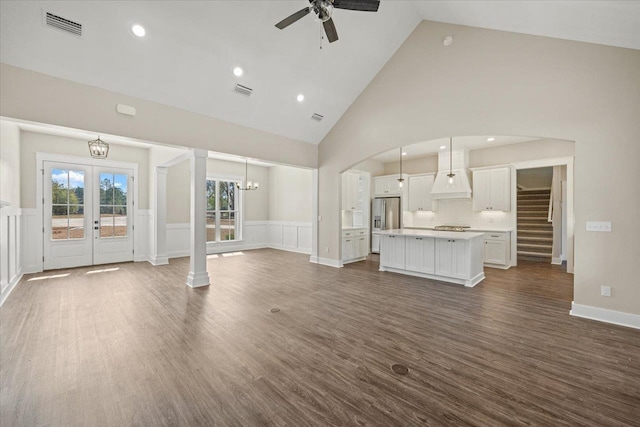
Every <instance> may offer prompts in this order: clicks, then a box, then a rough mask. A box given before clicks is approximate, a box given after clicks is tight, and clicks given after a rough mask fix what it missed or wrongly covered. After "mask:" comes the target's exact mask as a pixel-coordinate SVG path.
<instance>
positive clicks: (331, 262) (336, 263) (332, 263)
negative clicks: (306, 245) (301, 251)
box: [309, 255, 344, 268]
mask: <svg viewBox="0 0 640 427" xmlns="http://www.w3.org/2000/svg"><path fill="white" fill-rule="evenodd" d="M309 262H312V263H314V264H320V265H326V266H328V267H334V268H341V267H344V266H343V265H342V261H340V260H337V259H330V258H320V257H317V256H314V255H311V256H310V257H309Z"/></svg>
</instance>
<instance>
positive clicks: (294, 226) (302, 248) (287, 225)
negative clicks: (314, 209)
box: [267, 221, 312, 254]
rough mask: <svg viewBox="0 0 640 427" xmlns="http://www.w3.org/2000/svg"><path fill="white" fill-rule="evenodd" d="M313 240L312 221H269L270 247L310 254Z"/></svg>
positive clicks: (268, 245)
mask: <svg viewBox="0 0 640 427" xmlns="http://www.w3.org/2000/svg"><path fill="white" fill-rule="evenodd" d="M311 240H312V228H311V223H310V222H293V221H269V241H268V242H267V247H269V248H274V249H282V250H285V251H291V252H300V253H304V254H310V253H311Z"/></svg>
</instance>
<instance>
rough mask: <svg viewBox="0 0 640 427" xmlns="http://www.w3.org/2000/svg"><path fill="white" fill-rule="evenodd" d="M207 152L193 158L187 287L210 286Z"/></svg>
mask: <svg viewBox="0 0 640 427" xmlns="http://www.w3.org/2000/svg"><path fill="white" fill-rule="evenodd" d="M206 185H207V151H206V150H196V149H194V150H193V156H192V157H191V222H190V229H189V234H190V237H191V246H190V254H189V256H190V258H189V275H188V276H187V285H188V286H191V287H192V288H196V287H199V286H208V285H209V274H208V273H207V223H206V221H207V217H206V213H207V212H206V210H207V209H206V208H207V196H206Z"/></svg>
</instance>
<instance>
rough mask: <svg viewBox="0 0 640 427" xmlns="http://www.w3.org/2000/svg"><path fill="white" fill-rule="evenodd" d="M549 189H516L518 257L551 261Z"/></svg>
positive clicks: (551, 240)
mask: <svg viewBox="0 0 640 427" xmlns="http://www.w3.org/2000/svg"><path fill="white" fill-rule="evenodd" d="M550 197H551V190H518V259H521V260H527V261H537V262H548V263H551V253H552V249H553V225H552V223H551V222H549V221H547V218H548V215H549V198H550Z"/></svg>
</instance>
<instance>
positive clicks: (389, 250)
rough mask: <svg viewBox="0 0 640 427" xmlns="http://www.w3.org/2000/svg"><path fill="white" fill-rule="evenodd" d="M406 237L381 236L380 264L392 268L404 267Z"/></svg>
mask: <svg viewBox="0 0 640 427" xmlns="http://www.w3.org/2000/svg"><path fill="white" fill-rule="evenodd" d="M404 256H405V237H402V236H381V237H380V265H383V266H385V267H390V268H399V269H404V265H405V258H404Z"/></svg>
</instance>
